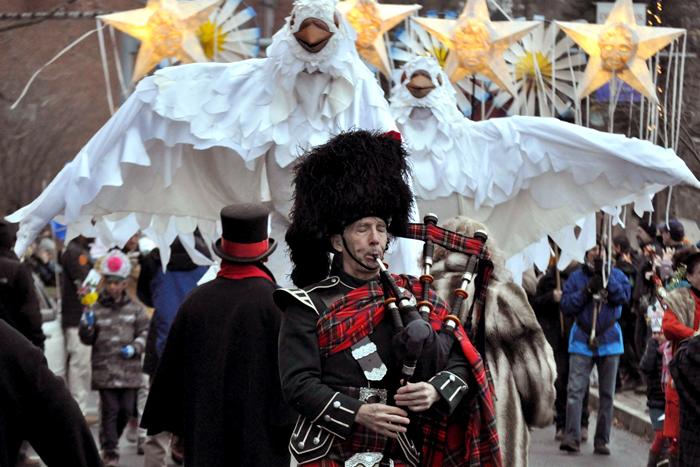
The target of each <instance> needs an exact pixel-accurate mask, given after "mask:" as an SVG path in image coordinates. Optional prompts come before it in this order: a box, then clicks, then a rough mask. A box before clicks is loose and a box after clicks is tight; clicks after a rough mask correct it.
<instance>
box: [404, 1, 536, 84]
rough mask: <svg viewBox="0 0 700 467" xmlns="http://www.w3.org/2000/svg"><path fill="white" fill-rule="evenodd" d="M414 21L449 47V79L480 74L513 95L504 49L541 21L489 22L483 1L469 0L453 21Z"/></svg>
mask: <svg viewBox="0 0 700 467" xmlns="http://www.w3.org/2000/svg"><path fill="white" fill-rule="evenodd" d="M414 20H415V21H416V22H417V23H418V24H420V25H421V26H423V27H424V28H425V29H426V30H427V31H428V32H429V33H430V34H432V35H433V36H435V37H436V38H437V39H438V40H439V41H440V42H442V43H443V44H444V45H445V47H447V48H448V49H450V53H449V55H448V56H447V62H446V63H445V73H447V75H448V76H449V77H450V81H451V82H453V83H455V82H457V81H459V80H461V79H462V78H464V77H466V76H469V75H472V74H476V73H482V74H483V75H484V76H486V77H487V78H489V79H490V80H492V81H493V82H494V83H496V84H497V85H498V86H500V87H501V89H505V90H507V91H508V92H509V93H510V94H511V95H513V96H515V95H516V91H515V86H514V85H513V79H512V77H511V75H510V72H509V71H508V65H507V64H506V61H505V60H504V59H503V52H504V51H505V50H507V49H508V48H509V47H510V46H511V45H512V44H513V43H514V42H515V41H517V40H518V39H520V38H521V37H523V36H524V35H525V34H527V33H528V32H530V31H531V30H532V29H533V28H535V27H537V26H538V25H540V24H541V22H540V21H491V18H490V17H489V10H488V7H487V6H486V0H469V1H468V2H467V4H466V6H465V7H464V11H462V14H461V15H460V16H459V18H457V19H456V20H454V19H438V18H415V19H414Z"/></svg>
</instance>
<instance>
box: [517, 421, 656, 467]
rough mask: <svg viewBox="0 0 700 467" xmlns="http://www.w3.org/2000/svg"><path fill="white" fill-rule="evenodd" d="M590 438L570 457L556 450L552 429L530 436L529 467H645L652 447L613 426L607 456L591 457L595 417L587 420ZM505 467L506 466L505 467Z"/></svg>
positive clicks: (533, 432) (552, 427)
mask: <svg viewBox="0 0 700 467" xmlns="http://www.w3.org/2000/svg"><path fill="white" fill-rule="evenodd" d="M589 430H590V432H589V433H590V435H589V436H590V438H589V440H588V442H587V443H581V452H580V453H578V454H569V453H567V452H565V451H560V450H559V441H555V440H554V433H555V428H554V425H552V426H550V427H549V428H545V429H543V430H533V431H531V432H530V436H531V442H530V466H531V467H644V466H646V465H647V454H648V453H649V446H651V443H649V442H648V441H646V440H645V439H642V438H640V437H639V436H637V435H634V434H632V433H630V432H628V431H625V430H622V429H619V428H616V427H614V426H613V429H612V433H611V435H610V444H609V445H608V447H609V448H610V451H611V455H610V456H600V455H597V454H593V433H594V431H595V414H591V418H590V425H589ZM504 467H505V466H504Z"/></svg>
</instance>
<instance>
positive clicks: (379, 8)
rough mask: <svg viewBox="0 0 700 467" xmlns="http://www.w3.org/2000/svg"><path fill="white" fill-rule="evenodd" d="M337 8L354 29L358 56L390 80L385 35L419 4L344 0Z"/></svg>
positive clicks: (418, 7)
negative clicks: (388, 3)
mask: <svg viewBox="0 0 700 467" xmlns="http://www.w3.org/2000/svg"><path fill="white" fill-rule="evenodd" d="M336 8H337V9H338V11H340V12H341V13H342V14H343V16H344V17H345V19H347V20H348V22H349V23H350V24H352V27H353V28H354V29H355V32H357V40H356V41H355V46H356V47H357V52H358V53H359V54H360V56H361V57H362V58H364V59H365V60H367V61H368V62H369V63H371V64H372V65H373V66H374V67H375V68H377V69H378V70H379V71H380V72H382V74H384V76H386V77H387V78H388V79H391V66H390V63H389V56H388V53H387V48H386V44H385V42H384V34H386V33H387V32H388V31H390V30H391V29H392V28H393V27H394V26H396V25H397V24H399V23H400V22H401V21H403V20H405V19H406V18H407V17H408V16H409V15H410V14H411V13H413V12H414V11H418V10H420V9H421V8H422V6H421V5H384V4H381V3H377V2H376V0H356V1H355V0H346V1H342V2H339V3H338V4H337V5H336Z"/></svg>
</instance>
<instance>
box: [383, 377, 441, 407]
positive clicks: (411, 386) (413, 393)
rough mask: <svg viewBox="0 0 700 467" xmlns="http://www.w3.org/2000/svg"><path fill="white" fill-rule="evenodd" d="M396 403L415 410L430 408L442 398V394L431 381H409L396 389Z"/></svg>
mask: <svg viewBox="0 0 700 467" xmlns="http://www.w3.org/2000/svg"><path fill="white" fill-rule="evenodd" d="M394 399H395V400H396V405H400V406H405V407H407V408H408V409H409V410H412V411H413V412H423V411H425V410H428V409H429V408H430V407H432V405H433V404H434V403H435V402H437V401H438V399H440V394H439V393H438V392H437V389H435V386H433V385H432V384H430V383H426V382H420V383H408V384H406V385H405V386H402V387H401V388H399V390H398V391H396V396H394Z"/></svg>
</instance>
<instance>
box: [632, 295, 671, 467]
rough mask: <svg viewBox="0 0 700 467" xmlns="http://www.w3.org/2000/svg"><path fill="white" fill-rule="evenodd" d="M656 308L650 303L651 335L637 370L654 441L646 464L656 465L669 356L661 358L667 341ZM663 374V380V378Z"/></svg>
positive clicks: (661, 445)
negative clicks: (643, 383) (644, 386)
mask: <svg viewBox="0 0 700 467" xmlns="http://www.w3.org/2000/svg"><path fill="white" fill-rule="evenodd" d="M656 307H657V308H659V311H658V312H657V311H656V310H655V309H654V307H653V306H650V307H649V311H648V314H649V316H650V318H651V331H652V334H651V337H650V338H649V342H648V343H647V348H646V351H645V352H644V355H642V359H641V360H640V362H639V370H640V371H641V372H642V373H644V375H645V377H646V380H647V406H648V407H649V417H650V418H651V425H652V428H653V430H654V441H653V442H652V444H651V448H650V450H649V459H648V461H647V467H656V466H657V464H658V463H659V462H660V461H661V460H662V453H663V449H664V444H665V442H666V438H665V437H664V436H663V428H664V422H663V415H664V409H665V407H666V396H665V394H664V388H665V387H666V384H668V360H669V359H668V358H666V359H664V352H666V353H667V354H668V356H670V348H669V343H668V342H667V341H666V338H665V337H664V335H663V333H662V332H661V320H662V319H663V315H664V313H663V310H661V306H660V305H659V304H658V303H657V304H656ZM664 378H665V381H664Z"/></svg>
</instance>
